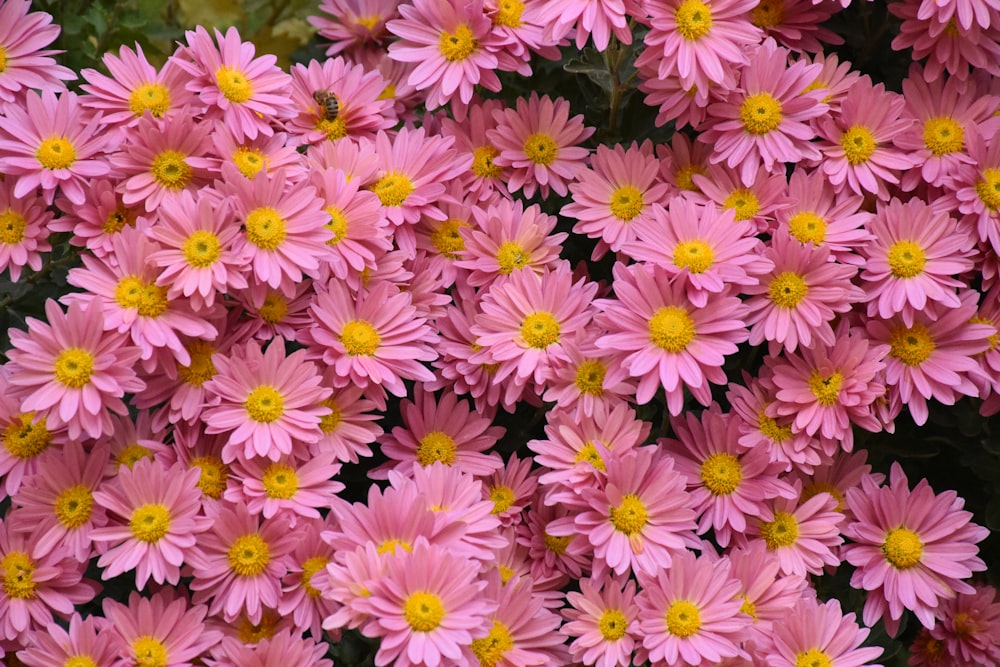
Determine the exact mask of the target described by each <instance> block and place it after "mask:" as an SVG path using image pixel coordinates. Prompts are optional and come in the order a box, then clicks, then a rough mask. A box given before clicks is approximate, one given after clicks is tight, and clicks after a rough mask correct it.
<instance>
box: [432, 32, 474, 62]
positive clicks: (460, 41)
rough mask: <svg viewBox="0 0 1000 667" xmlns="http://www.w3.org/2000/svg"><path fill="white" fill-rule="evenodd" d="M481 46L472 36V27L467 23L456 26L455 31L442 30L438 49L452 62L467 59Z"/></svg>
mask: <svg viewBox="0 0 1000 667" xmlns="http://www.w3.org/2000/svg"><path fill="white" fill-rule="evenodd" d="M478 48H479V42H477V41H476V39H475V38H474V37H473V36H472V29H471V28H469V26H468V25H466V24H465V23H459V24H458V25H457V26H455V32H442V33H441V39H440V40H439V41H438V50H439V51H440V52H441V55H442V56H444V59H445V60H447V61H448V62H450V63H454V62H459V61H462V60H465V59H466V58H468V57H469V56H471V55H472V54H473V53H475V52H476V49H478Z"/></svg>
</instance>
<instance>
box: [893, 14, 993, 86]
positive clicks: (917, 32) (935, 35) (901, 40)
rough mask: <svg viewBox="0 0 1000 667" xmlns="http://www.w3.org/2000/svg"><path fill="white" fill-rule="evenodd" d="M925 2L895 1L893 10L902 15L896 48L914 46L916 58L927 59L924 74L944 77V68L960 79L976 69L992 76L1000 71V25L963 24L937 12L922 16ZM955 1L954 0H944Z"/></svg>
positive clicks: (901, 48) (895, 38)
mask: <svg viewBox="0 0 1000 667" xmlns="http://www.w3.org/2000/svg"><path fill="white" fill-rule="evenodd" d="M922 4H923V3H922V2H917V1H916V0H912V1H910V2H894V3H892V5H890V6H889V12H890V13H891V14H892V15H893V16H895V17H897V18H900V19H902V21H901V23H900V25H899V34H898V35H896V37H894V38H893V40H892V48H893V50H895V51H902V50H903V49H907V48H910V47H912V48H913V52H912V56H911V57H912V58H913V60H914V61H917V60H925V59H926V61H925V64H924V67H925V68H926V69H925V70H924V77H925V78H926V79H927V80H928V81H934V80H937V79H938V78H941V76H942V74H944V72H947V73H948V74H949V75H951V76H953V77H956V78H958V79H963V80H964V79H967V78H968V76H969V70H970V68H971V69H972V71H983V72H987V73H989V74H990V75H991V76H994V77H995V76H998V75H1000V65H998V63H997V58H998V56H1000V26H998V25H996V24H995V22H994V25H991V26H990V27H988V28H985V29H984V28H980V27H979V25H978V24H972V25H970V26H969V27H968V28H963V27H962V26H960V25H959V24H958V23H956V22H953V21H944V22H942V21H939V20H938V19H937V17H936V16H928V17H927V18H924V19H921V18H919V17H918V14H919V13H920V7H921V5H922ZM944 4H945V5H949V6H951V5H954V4H955V3H953V2H947V3H944Z"/></svg>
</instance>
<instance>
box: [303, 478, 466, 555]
mask: <svg viewBox="0 0 1000 667" xmlns="http://www.w3.org/2000/svg"><path fill="white" fill-rule="evenodd" d="M422 500H423V499H422V498H420V495H419V494H418V493H417V492H416V488H415V487H414V486H412V485H411V486H410V487H408V488H403V489H399V488H396V487H392V486H390V487H389V488H387V489H386V490H385V491H384V492H383V491H381V490H380V489H379V487H378V485H376V484H373V485H371V486H370V487H368V496H367V503H360V502H358V503H354V504H349V503H347V502H346V501H344V500H341V499H337V500H335V501H334V502H333V507H332V512H331V516H332V517H334V521H333V522H332V524H333V525H332V526H331V528H330V529H329V530H326V531H324V532H323V539H324V540H326V542H328V543H329V544H330V546H332V547H333V548H334V550H335V551H336V552H338V553H339V552H344V553H347V552H350V551H353V550H355V549H357V548H358V547H365V546H366V545H372V546H373V547H374V549H375V550H376V551H377V553H378V555H380V556H381V555H383V554H390V555H391V554H399V553H401V552H403V551H407V552H409V551H412V550H413V547H414V545H415V544H416V543H417V541H418V540H420V539H425V540H427V541H428V542H430V543H431V544H440V545H442V546H450V545H454V544H455V543H456V542H457V541H458V539H459V538H461V534H458V535H456V534H454V531H453V532H452V533H451V534H448V533H445V532H443V531H442V530H441V528H442V526H441V524H440V523H439V522H438V518H437V515H436V514H435V513H434V511H433V510H432V509H431V508H430V507H429V506H428V505H427V503H425V502H422Z"/></svg>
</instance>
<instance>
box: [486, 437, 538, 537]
mask: <svg viewBox="0 0 1000 667" xmlns="http://www.w3.org/2000/svg"><path fill="white" fill-rule="evenodd" d="M532 463H533V461H532V459H531V457H530V456H529V457H527V458H524V459H520V458H518V456H517V453H516V452H515V453H513V454H511V455H510V458H508V459H507V461H505V462H504V466H503V468H500V469H499V470H496V471H494V472H493V473H492V474H491V475H490V476H489V477H487V478H485V479H483V498H488V499H489V500H490V502H492V503H493V510H492V513H493V514H494V515H495V516H496V517H497V518H498V519H500V523H501V525H503V526H511V525H514V526H516V525H520V524H521V522H522V521H523V513H524V510H525V509H526V508H527V507H528V505H530V504H531V501H532V499H533V498H534V497H535V492H536V491H537V490H538V474H537V473H535V472H533V471H532Z"/></svg>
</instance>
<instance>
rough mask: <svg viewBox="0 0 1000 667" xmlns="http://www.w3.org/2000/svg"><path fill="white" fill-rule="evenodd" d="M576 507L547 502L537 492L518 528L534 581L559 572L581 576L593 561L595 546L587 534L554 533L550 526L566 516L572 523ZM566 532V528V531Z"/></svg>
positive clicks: (521, 544) (520, 543)
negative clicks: (572, 508)
mask: <svg viewBox="0 0 1000 667" xmlns="http://www.w3.org/2000/svg"><path fill="white" fill-rule="evenodd" d="M573 513H574V510H571V509H570V508H568V507H567V506H565V505H545V504H543V503H542V502H541V496H540V494H539V495H536V497H535V499H534V500H533V502H532V503H531V507H530V508H529V509H528V511H527V512H526V513H525V514H526V517H525V521H524V523H523V524H521V526H519V527H518V528H517V544H518V545H519V546H521V547H524V548H526V549H527V551H528V554H527V558H528V561H529V562H528V570H529V574H530V576H531V578H532V579H533V580H534V581H545V580H546V579H558V578H559V575H562V577H563V579H560V580H564V578H565V577H572V578H573V579H580V578H582V577H584V576H585V575H584V572H589V571H590V568H591V563H592V561H593V557H594V553H593V551H594V550H593V547H592V546H591V545H590V541H589V540H588V539H587V536H586V535H583V534H581V533H578V532H575V531H574V532H573V533H572V534H570V535H552V534H551V533H549V531H548V529H549V527H553V528H554V527H555V526H557V525H559V524H557V523H555V522H558V521H560V520H565V521H563V523H565V522H566V521H568V522H570V523H572V521H573V516H572V515H573ZM563 532H566V531H563Z"/></svg>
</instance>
